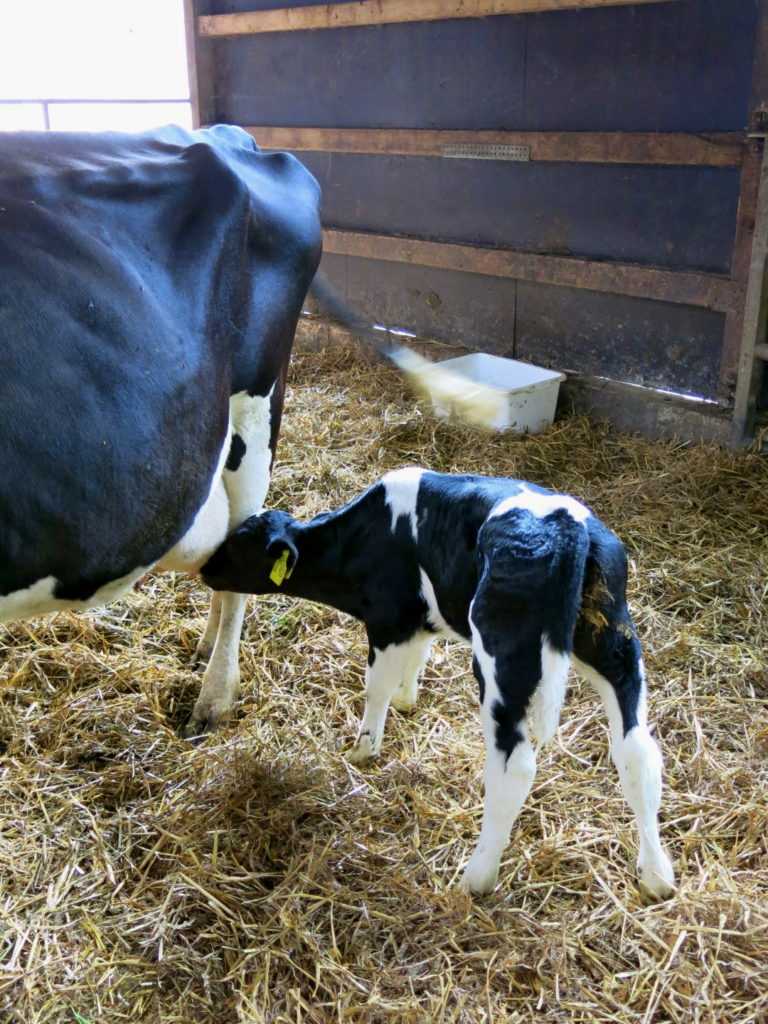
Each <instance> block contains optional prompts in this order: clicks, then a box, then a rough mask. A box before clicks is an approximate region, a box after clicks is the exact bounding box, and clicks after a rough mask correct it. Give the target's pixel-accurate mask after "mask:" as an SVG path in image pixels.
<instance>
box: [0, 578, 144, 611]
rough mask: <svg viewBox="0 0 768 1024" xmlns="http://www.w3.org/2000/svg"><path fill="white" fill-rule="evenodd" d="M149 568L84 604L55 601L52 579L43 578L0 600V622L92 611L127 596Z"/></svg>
mask: <svg viewBox="0 0 768 1024" xmlns="http://www.w3.org/2000/svg"><path fill="white" fill-rule="evenodd" d="M148 568H149V566H146V565H145V566H137V568H136V569H133V570H132V571H131V572H129V573H128V575H127V576H122V577H121V578H120V579H118V580H113V581H112V582H111V583H107V584H106V585H105V586H103V587H99V589H98V590H97V591H96V592H95V593H94V594H93V595H92V596H91V597H89V598H87V599H86V600H85V601H72V600H70V599H67V600H62V599H61V598H60V597H54V591H55V589H56V586H57V585H58V582H59V581H58V580H57V579H56V577H55V576H46V577H45V578H44V579H41V580H37V582H36V583H33V584H32V586H30V587H25V588H24V589H23V590H14V591H13V593H11V594H5V595H4V596H2V597H0V622H10V620H11V619H26V618H30V617H32V616H34V615H45V614H47V613H48V612H63V611H67V610H70V611H83V610H84V609H86V608H94V607H95V606H96V605H102V604H108V603H109V602H110V601H115V600H116V599H117V598H118V597H123V595H124V594H127V593H129V592H130V590H131V588H132V587H133V585H134V583H136V582H137V581H138V580H140V579H141V577H142V576H143V575H144V574H145V573H146V571H147V569H148Z"/></svg>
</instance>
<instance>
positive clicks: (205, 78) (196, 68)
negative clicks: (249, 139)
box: [184, 0, 217, 128]
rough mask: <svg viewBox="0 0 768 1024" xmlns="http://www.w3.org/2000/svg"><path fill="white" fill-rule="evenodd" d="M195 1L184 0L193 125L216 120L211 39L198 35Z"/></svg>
mask: <svg viewBox="0 0 768 1024" xmlns="http://www.w3.org/2000/svg"><path fill="white" fill-rule="evenodd" d="M199 2H200V0H184V28H185V35H186V43H187V74H188V76H189V98H190V103H191V105H192V125H193V127H194V128H200V127H201V125H205V124H213V123H215V122H216V120H217V117H216V90H215V82H216V79H215V74H214V54H213V48H214V46H215V40H212V39H203V38H201V37H200V35H199V34H198V13H199V12H198V6H199Z"/></svg>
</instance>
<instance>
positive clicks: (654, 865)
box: [573, 658, 675, 899]
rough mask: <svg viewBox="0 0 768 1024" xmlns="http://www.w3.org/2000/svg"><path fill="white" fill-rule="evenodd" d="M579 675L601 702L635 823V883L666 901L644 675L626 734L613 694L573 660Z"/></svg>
mask: <svg viewBox="0 0 768 1024" xmlns="http://www.w3.org/2000/svg"><path fill="white" fill-rule="evenodd" d="M573 663H574V667H575V668H576V670H577V672H578V673H579V675H581V676H583V677H584V679H586V680H587V682H589V683H590V684H591V685H592V686H593V687H594V689H595V690H596V691H597V693H598V694H599V695H600V698H601V699H602V701H603V705H604V706H605V711H606V714H607V716H608V723H609V727H610V733H611V757H612V758H613V762H614V764H615V765H616V770H617V771H618V773H619V781H620V782H621V788H622V792H623V793H624V798H625V800H626V801H627V803H628V804H629V806H630V807H631V808H632V811H633V812H634V815H635V821H636V822H637V831H638V835H639V840H640V853H639V856H638V859H637V872H638V876H639V879H640V883H641V885H642V886H643V888H645V889H646V890H647V891H648V892H649V893H650V894H651V896H653V897H654V898H656V899H667V898H668V897H670V896H671V895H672V894H673V893H674V891H675V872H674V869H673V867H672V862H671V861H670V859H669V857H668V856H667V854H666V853H665V852H664V849H663V847H662V845H661V837H660V836H659V824H658V817H657V816H658V813H659V806H660V805H661V766H662V761H661V752H660V751H659V748H658V746H657V745H656V742H655V741H654V739H653V737H652V736H651V734H650V732H649V731H648V726H647V721H646V720H647V705H646V696H645V682H644V680H645V673H644V671H643V666H642V661H641V662H640V663H639V674H640V678H641V679H642V680H643V685H642V687H641V689H640V694H639V698H638V700H637V705H636V717H637V725H635V726H634V727H633V728H631V729H630V730H629V731H628V732H627V733H626V734H625V732H624V720H623V717H622V714H621V707H620V704H619V699H618V697H617V694H616V690H615V688H614V687H613V686H612V685H611V683H610V682H609V681H608V680H607V679H605V678H604V677H603V676H601V675H600V673H599V672H597V671H596V670H595V669H594V668H592V667H591V666H589V665H587V664H585V663H584V662H582V661H579V659H578V658H573Z"/></svg>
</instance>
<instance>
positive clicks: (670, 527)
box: [0, 349, 768, 1024]
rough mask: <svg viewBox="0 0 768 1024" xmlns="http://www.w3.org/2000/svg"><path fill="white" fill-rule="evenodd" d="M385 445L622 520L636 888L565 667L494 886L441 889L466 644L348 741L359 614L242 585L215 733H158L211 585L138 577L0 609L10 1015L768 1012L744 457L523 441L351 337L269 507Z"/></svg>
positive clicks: (311, 398)
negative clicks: (669, 861) (650, 783)
mask: <svg viewBox="0 0 768 1024" xmlns="http://www.w3.org/2000/svg"><path fill="white" fill-rule="evenodd" d="M408 463H411V464H413V463H417V464H422V465H427V466H430V467H432V468H434V469H437V470H441V471H479V472H486V473H496V474H505V475H509V476H516V477H523V478H527V479H531V480H535V481H537V482H538V483H541V484H543V485H545V486H548V487H552V488H554V489H556V490H562V491H567V492H570V493H572V494H574V495H576V496H577V497H579V498H580V499H582V500H584V501H586V502H587V503H589V504H590V505H591V506H592V507H593V508H594V509H595V511H596V512H597V513H598V514H599V515H601V516H602V517H603V518H604V519H605V520H606V521H607V522H608V523H609V524H610V525H611V526H612V527H613V528H614V529H615V530H616V531H617V532H618V533H619V535H620V536H621V537H622V538H623V540H624V541H625V543H626V545H627V547H628V551H629V554H630V562H631V583H630V587H631V605H632V608H633V611H634V613H635V616H636V620H637V623H638V627H639V630H640V634H641V637H642V640H643V644H644V648H645V654H646V660H647V664H648V669H649V679H650V686H651V716H652V720H653V721H654V722H655V723H656V729H657V736H658V738H659V740H660V743H661V745H662V748H663V751H664V754H665V757H666V776H665V784H666V789H665V795H664V803H663V809H662V832H663V835H664V837H665V840H666V843H667V845H668V848H669V850H670V853H671V854H672V856H673V859H674V861H675V865H676V868H677V871H678V874H679V878H680V890H679V893H678V895H677V896H676V897H675V898H674V899H673V900H671V901H670V902H668V903H663V904H658V905H650V906H649V905H646V904H645V903H644V902H643V900H642V897H641V895H640V893H639V892H638V889H637V886H636V883H635V879H634V859H635V856H636V839H635V834H634V828H633V823H632V820H631V815H630V812H629V810H628V809H627V807H626V806H625V804H624V802H623V800H622V798H621V795H620V792H619V787H618V781H617V779H616V775H615V772H614V770H613V766H612V764H611V762H610V759H609V755H608V746H607V728H606V724H605V720H604V716H603V714H602V711H601V709H600V707H599V705H598V703H597V700H596V698H595V697H594V696H593V695H592V693H591V692H589V690H588V688H587V687H585V686H583V685H582V684H580V683H578V682H577V681H573V683H572V686H571V690H570V693H569V698H568V700H567V703H566V708H565V710H564V714H563V722H562V725H561V728H560V731H559V733H558V735H557V738H556V740H555V742H554V743H553V744H552V746H551V747H550V748H548V749H546V750H545V751H543V752H542V753H541V754H540V758H539V773H538V776H537V781H536V784H535V787H534V790H533V792H532V794H531V797H530V798H529V800H528V802H527V804H526V806H525V808H524V809H523V812H522V815H521V818H520V820H519V822H518V825H517V826H516V828H515V830H514V832H513V837H512V841H511V843H510V845H509V848H508V850H507V855H506V858H505V860H504V862H503V865H502V877H501V883H500V885H499V888H498V889H497V890H496V891H495V892H494V893H493V894H492V895H490V896H487V897H482V898H474V899H471V898H469V897H468V896H466V895H464V894H462V893H461V892H459V891H458V890H457V889H456V887H455V882H456V880H457V877H458V874H459V871H460V868H461V865H462V863H463V861H464V860H465V858H466V856H467V855H468V853H469V852H470V851H471V848H472V844H473V843H474V841H475V838H476V836H477V834H478V830H479V825H480V810H481V797H482V791H481V766H482V743H481V736H480V729H479V723H478V714H477V697H476V692H475V686H474V684H473V681H472V679H471V675H470V673H469V671H468V670H469V656H468V653H467V651H466V650H465V649H463V648H461V647H459V646H458V645H455V644H451V643H447V642H442V641H441V642H439V643H438V644H437V645H436V650H435V653H434V655H433V657H432V659H431V661H430V663H429V665H428V667H427V670H426V674H425V679H424V684H423V690H422V695H421V698H420V701H419V704H418V706H417V708H416V710H415V711H414V712H411V713H408V714H401V713H397V712H394V711H393V712H392V713H391V716H390V720H389V722H388V726H387V732H386V735H385V740H384V745H383V749H382V754H381V758H380V760H379V761H378V762H377V763H375V764H374V765H372V766H368V767H364V768H363V769H362V770H358V769H357V768H355V767H353V766H351V765H350V764H348V763H347V762H346V761H345V760H344V757H343V754H344V750H345V749H347V748H348V747H349V746H350V745H351V742H352V740H353V738H354V735H355V728H356V724H357V721H358V719H359V716H360V714H361V711H362V703H363V701H362V684H363V672H364V664H365V656H366V647H365V643H364V637H363V634H362V630H361V627H360V626H359V625H358V624H356V623H354V622H352V621H351V620H348V619H344V618H343V617H342V616H341V615H339V614H337V613H336V612H334V611H332V610H328V609H325V608H321V607H317V606H312V605H308V604H306V605H300V604H298V603H294V602H292V601H291V600H289V599H287V598H284V597H282V596H276V597H274V598H268V599H260V600H258V601H257V600H254V601H252V602H251V605H250V610H249V616H248V618H247V621H246V626H245V633H244V643H243V646H242V654H241V668H242V676H243V695H242V699H241V701H240V703H239V704H238V707H237V713H236V716H235V719H234V720H233V722H232V723H231V724H230V726H229V727H227V728H225V729H224V730H222V731H221V732H219V733H218V734H217V735H216V736H213V737H211V738H209V739H208V740H207V741H205V742H204V743H202V744H201V745H199V746H192V745H190V744H189V743H187V742H186V741H184V740H182V739H180V738H179V735H178V729H179V727H180V726H181V725H182V724H183V722H184V721H185V719H186V717H187V715H188V714H189V713H190V711H191V708H192V704H193V702H194V699H195V696H196V693H197V688H198V679H197V678H196V677H195V675H194V673H193V672H191V671H190V670H188V668H187V667H186V663H187V661H188V659H189V658H190V657H191V655H192V654H193V651H194V647H195V643H196V641H197V638H198V636H199V634H200V631H201V629H202V627H203V625H204V621H205V613H206V609H207V594H206V592H205V589H204V588H203V587H202V586H201V585H200V584H199V583H196V582H194V581H190V580H188V579H187V578H185V577H181V576H179V577H174V576H172V575H166V576H159V575H158V576H153V577H150V579H149V580H148V581H147V582H146V584H145V586H144V588H143V590H142V592H140V593H137V594H135V595H132V596H131V597H130V598H129V599H126V600H124V601H121V602H118V603H116V604H114V605H112V606H110V607H109V608H104V609H99V610H96V611H93V612H89V613H87V614H60V615H56V616H50V617H47V618H41V619H38V620H34V621H27V622H16V623H12V624H10V625H7V626H6V627H0V694H1V695H2V699H1V700H0V754H1V757H0V886H1V889H0V1020H2V1021H3V1024H5V1022H6V1021H8V1022H18V1024H22V1022H23V1024H44V1022H45V1024H48V1022H56V1024H58V1022H70V1021H80V1022H81V1024H82V1022H92V1024H118V1022H132V1024H136V1022H140V1021H141V1022H144V1021H147V1022H153V1024H172V1022H174V1024H175V1022H179V1024H181V1022H184V1024H187V1022H193V1021H195V1022H197V1021H199V1022H211V1024H214V1022H215V1024H230V1022H231V1024H235V1022H237V1024H242V1022H254V1024H256V1022H259V1024H260V1022H275V1024H278V1022H297V1024H298V1022H302V1024H326V1022H328V1024H331V1022H336V1021H339V1022H342V1021H352V1022H366V1024H368V1022H370V1024H378V1022H382V1024H384V1022H386V1024H393V1022H402V1024H416V1022H433V1021H434V1022H466V1024H480V1022H490V1021H494V1022H516V1021H525V1022H528V1021H531V1020H533V1019H536V1020H540V1021H546V1022H553V1024H554V1022H566V1021H568V1022H571V1021H574V1022H600V1024H603V1022H604V1024H608V1022H621V1024H624V1022H627V1024H628V1022H632V1024H662V1022H686V1024H698V1022H702V1024H703V1022H713V1024H714V1022H717V1024H749V1022H761V1021H766V1020H768V991H767V989H768V986H767V985H766V965H768V897H767V895H766V873H765V867H766V838H765V837H766V823H767V820H768V814H767V811H766V801H765V782H766V753H767V752H768V714H767V713H766V700H767V699H768V677H767V675H766V668H765V654H766V634H765V630H766V621H765V615H764V608H765V598H766V589H767V588H768V547H767V546H766V533H767V532H768V504H767V503H766V484H767V483H768V466H767V464H766V461H765V460H764V459H761V458H760V457H759V456H757V455H750V454H746V453H745V454H738V455H737V454H733V453H726V452H722V451H719V450H715V449H711V448H704V447H700V448H684V447H681V446H676V445H674V444H671V443H655V442H651V441H648V440H643V439H637V438H630V437H627V436H623V435H620V434H618V433H616V432H614V431H613V430H611V429H610V428H608V427H605V426H601V425H595V424H590V423H589V422H587V421H586V420H585V419H583V418H570V419H566V420H563V421H561V422H558V423H557V424H556V425H555V426H554V427H553V428H552V429H551V430H550V431H549V432H547V433H546V434H544V435H540V436H537V437H517V436H511V435H494V436H489V435H487V434H484V433H482V432H481V431H479V430H476V429H474V428H469V427H465V426H461V425H459V424H455V423H450V422H446V421H436V420H434V419H433V418H432V417H431V416H430V415H429V414H428V413H425V412H424V411H423V410H421V409H420V408H419V407H418V406H417V405H416V404H415V403H414V402H413V400H412V399H411V397H410V396H409V395H407V393H406V392H405V391H404V388H403V385H402V383H401V381H400V379H399V378H398V377H397V375H396V374H395V373H394V372H392V371H391V370H390V369H388V368H387V367H383V366H380V365H371V364H370V363H368V362H366V361H364V360H362V359H360V358H358V357H357V356H356V354H355V352H354V350H351V349H350V350H343V349H333V350H328V351H326V352H324V353H323V352H315V353H311V352H307V353H304V354H302V355H300V356H299V357H298V358H296V360H295V361H294V364H293V368H292V373H291V391H290V394H289V398H288V406H287V415H286V418H285V421H284V429H283V434H282V440H281V447H280V453H279V459H278V464H277V468H276V472H275V476H274V480H273V488H272V491H271V496H270V503H271V504H274V505H279V506H281V507H284V508H288V509H290V510H292V511H294V512H295V513H296V514H297V515H299V516H301V517H306V516H309V515H311V514H313V513H315V512H316V511H319V510H321V509H322V508H330V507H336V506H338V505H340V504H341V503H343V502H344V501H346V500H348V499H349V498H351V497H352V496H353V495H355V494H356V493H358V492H359V491H360V490H361V489H362V488H363V487H364V486H367V485H368V484H369V483H370V482H372V481H373V480H374V479H376V478H377V477H378V476H379V475H380V474H381V473H382V472H384V471H386V470H388V469H391V468H394V467H397V466H401V465H404V464H408Z"/></svg>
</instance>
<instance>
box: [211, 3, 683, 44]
mask: <svg viewBox="0 0 768 1024" xmlns="http://www.w3.org/2000/svg"><path fill="white" fill-rule="evenodd" d="M670 2H672V0H387V2H386V4H384V3H382V2H381V0H354V2H351V3H334V4H318V5H313V6H311V7H281V8H275V9H273V10H266V11H245V12H243V13H240V14H213V15H203V16H201V17H200V18H199V19H198V31H199V33H200V35H202V36H235V35H255V34H257V33H263V32H296V31H304V30H307V29H327V28H351V27H353V26H361V25H392V24H401V23H403V22H411V21H443V20H447V19H454V18H487V17H491V16H493V15H501V14H532V13H540V12H542V11H564V10H572V9H574V8H577V9H587V8H598V7H621V6H624V5H626V4H633V5H638V4H656V3H670Z"/></svg>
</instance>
